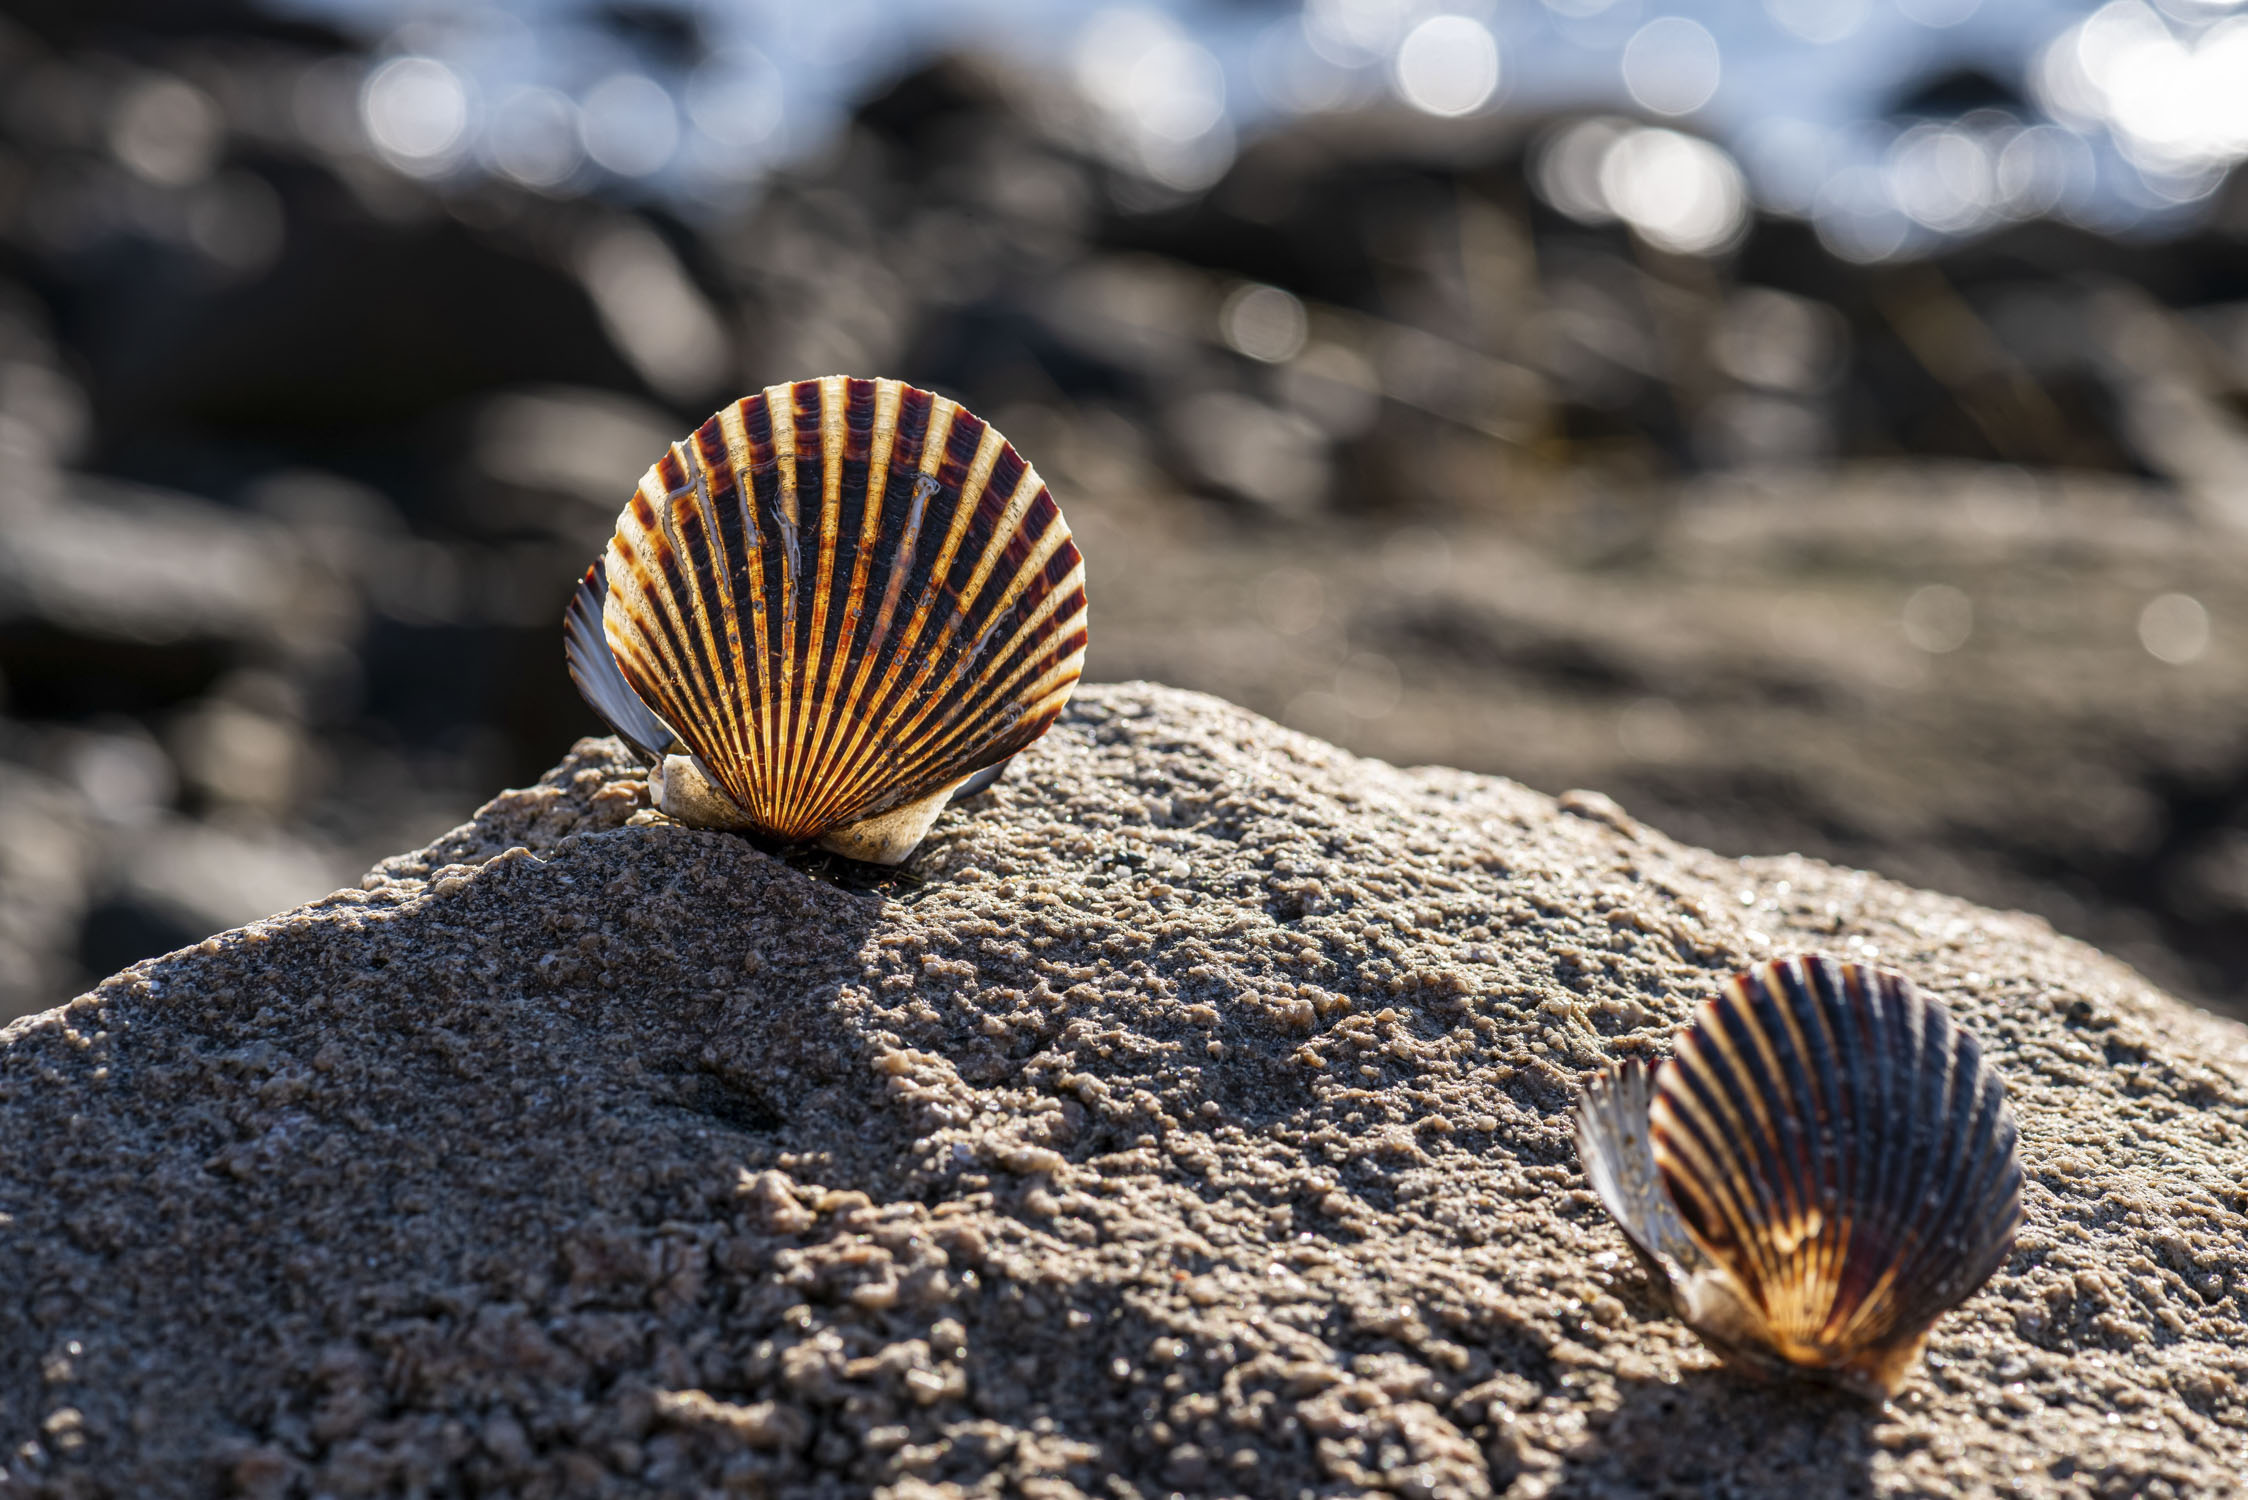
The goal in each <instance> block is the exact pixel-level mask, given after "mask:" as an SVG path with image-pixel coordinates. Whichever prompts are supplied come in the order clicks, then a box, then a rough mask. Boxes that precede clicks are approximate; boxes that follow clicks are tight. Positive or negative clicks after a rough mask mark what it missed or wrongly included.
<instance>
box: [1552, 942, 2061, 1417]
mask: <svg viewBox="0 0 2248 1500" xmlns="http://www.w3.org/2000/svg"><path fill="white" fill-rule="evenodd" d="M1578 1139H1579V1146H1580V1150H1581V1151H1582V1152H1583V1154H1584V1157H1585V1161H1586V1171H1587V1174H1588V1176H1589V1178H1590V1180H1591V1181H1592V1183H1593V1186H1594V1189H1595V1191H1597V1192H1598V1193H1599V1194H1600V1197H1601V1200H1602V1202H1603V1203H1605V1204H1606V1205H1607V1207H1608V1209H1609V1212H1610V1213H1611V1214H1613V1215H1614V1216H1615V1218H1616V1220H1617V1222H1618V1224H1619V1225H1621V1226H1622V1227H1623V1229H1624V1231H1625V1233H1626V1234H1627V1236H1628V1237H1629V1238H1630V1239H1631V1241H1632V1243H1633V1246H1634V1248H1635V1249H1637V1250H1638V1251H1639V1253H1640V1255H1641V1257H1642V1258H1643V1259H1645V1260H1647V1261H1648V1262H1649V1263H1650V1264H1652V1265H1654V1266H1656V1267H1657V1268H1658V1269H1659V1270H1661V1271H1662V1272H1663V1275H1664V1280H1665V1281H1666V1282H1667V1284H1668V1285H1669V1287H1670V1290H1671V1292H1672V1295H1673V1298H1674V1300H1675V1301H1676V1302H1677V1303H1678V1305H1679V1311H1680V1314H1681V1316H1682V1317H1684V1319H1685V1321H1686V1322H1687V1323H1688V1324H1689V1325H1690V1326H1692V1327H1693V1328H1694V1329H1695V1331H1696V1332H1698V1333H1701V1334H1702V1335H1703V1336H1704V1337H1705V1338H1706V1339H1708V1340H1709V1341H1710V1342H1711V1343H1712V1344H1713V1345H1714V1346H1716V1347H1717V1348H1718V1349H1719V1350H1720V1352H1722V1353H1725V1354H1727V1355H1729V1356H1731V1357H1733V1358H1735V1359H1736V1360H1738V1361H1739V1362H1741V1363H1744V1364H1747V1365H1749V1366H1750V1367H1752V1368H1756V1369H1761V1370H1765V1371H1783V1370H1787V1371H1795V1372H1799V1373H1811V1374H1815V1375H1819V1376H1823V1377H1824V1378H1827V1379H1830V1380H1833V1381H1835V1382H1836V1383H1839V1384H1842V1385H1845V1386H1849V1387H1851V1388H1853V1389H1857V1390H1860V1391H1863V1392H1865V1393H1867V1394H1871V1395H1876V1396H1881V1395H1891V1394H1894V1393H1895V1392H1896V1391H1897V1389H1898V1388H1899V1387H1900V1386H1901V1385H1902V1383H1903V1381H1904V1379H1905V1377H1906V1376H1907V1375H1908V1374H1909V1373H1910V1371H1911V1369H1912V1367H1913V1364H1914V1362H1915V1361H1916V1360H1917V1359H1918V1357H1919V1353H1920V1349H1921V1346H1922V1345H1923V1344H1924V1343H1925V1342H1926V1339H1927V1335H1928V1330H1929V1329H1930V1328H1931V1327H1932V1326H1933V1325H1934V1323H1935V1321H1936V1319H1937V1318H1938V1317H1939V1316H1941V1315H1942V1314H1943V1313H1944V1312H1945V1311H1947V1310H1948V1309H1950V1308H1952V1307H1954V1306H1957V1305H1958V1304H1959V1303H1960V1302H1962V1301H1964V1300H1965V1299H1966V1298H1967V1297H1968V1296H1969V1295H1971V1294H1972V1293H1973V1292H1974V1291H1975V1290H1976V1288H1978V1287H1980V1286H1981V1285H1982V1284H1983V1283H1984V1282H1985V1281H1987V1280H1988V1279H1989V1278H1990V1276H1991V1275H1992V1273H1993V1272H1995V1271H1996V1270H1997V1269H1998V1267H1999V1266H2000V1265H2002V1264H2004V1262H2005V1260H2006V1256H2007V1254H2008V1252H2009V1250H2010V1249H2011V1248H2012V1245H2013V1239H2014V1231H2015V1230H2016V1228H2017V1227H2018V1226H2019V1225H2020V1223H2021V1216H2022V1209H2021V1187H2022V1172H2021V1163H2020V1159H2019V1157H2018V1156H2017V1154H2016V1135H2015V1129H2014V1122H2013V1117H2012V1115H2011V1113H2010V1112H2009V1111H2008V1109H2007V1107H2006V1099H2005V1089H2004V1086H2003V1085H2002V1084H2001V1083H2000V1082H1999V1079H1998V1076H1997V1075H1996V1074H1995V1073H1994V1072H1992V1071H1991V1069H1990V1068H1988V1067H1987V1066H1986V1065H1985V1064H1984V1063H1983V1060H1982V1053H1981V1049H1980V1048H1979V1047H1978V1046H1977V1045H1976V1043H1975V1039H1974V1038H1973V1037H1972V1036H1970V1035H1969V1034H1968V1033H1967V1032H1966V1031H1965V1030H1964V1029H1962V1028H1961V1027H1959V1026H1958V1025H1956V1024H1955V1023H1954V1022H1953V1021H1952V1019H1951V1016H1950V1014H1949V1012H1947V1011H1946V1010H1945V1009H1944V1007H1943V1006H1942V1005H1941V1004H1939V1003H1937V1002H1935V1001H1933V1000H1929V999H1927V998H1925V997H1923V996H1922V995H1921V994H1920V993H1919V991H1918V990H1916V989H1915V988H1914V987H1913V984H1912V982H1911V981H1910V980H1908V979H1906V978H1904V977H1903V976H1902V975H1898V974H1894V973H1890V972H1888V971H1886V970H1882V969H1876V968H1872V967H1869V966H1866V965H1862V964H1851V963H1842V962H1839V961H1837V960H1835V959H1832V958H1824V957H1809V958H1791V959H1779V960H1775V961H1773V962H1771V963H1767V964H1763V965H1761V966H1759V967H1757V968H1755V969H1751V970H1749V971H1747V972H1746V973H1742V974H1737V975H1735V976H1734V977H1733V978H1731V979H1730V980H1728V981H1726V984H1725V988H1724V991H1723V993H1722V994H1720V995H1719V996H1717V997H1716V998H1714V999H1711V1000H1707V1001H1705V1002H1703V1003H1702V1005H1701V1006H1700V1007H1698V1008H1697V1010H1696V1011H1695V1013H1694V1018H1693V1021H1692V1022H1691V1024H1690V1025H1689V1026H1688V1027H1687V1028H1686V1029H1685V1030H1684V1031H1683V1032H1682V1033H1681V1034H1680V1036H1679V1038H1678V1046H1677V1054H1676V1056H1675V1057H1674V1058H1673V1059H1672V1060H1671V1061H1670V1062H1669V1063H1668V1064H1666V1065H1663V1066H1661V1067H1660V1068H1658V1069H1656V1070H1654V1071H1653V1073H1652V1075H1651V1086H1650V1074H1649V1072H1648V1070H1646V1069H1645V1068H1644V1067H1643V1066H1642V1065H1640V1064H1638V1063H1636V1062H1632V1063H1626V1064H1624V1065H1622V1066H1621V1067H1617V1068H1611V1069H1608V1070H1606V1071H1605V1072H1603V1073H1602V1074H1600V1075H1598V1076H1596V1077H1595V1078H1594V1079H1593V1080H1592V1082H1591V1083H1590V1084H1588V1086H1587V1089H1586V1094H1585V1098H1584V1100H1583V1102H1582V1103H1581V1104H1580V1105H1579V1109H1578Z"/></svg>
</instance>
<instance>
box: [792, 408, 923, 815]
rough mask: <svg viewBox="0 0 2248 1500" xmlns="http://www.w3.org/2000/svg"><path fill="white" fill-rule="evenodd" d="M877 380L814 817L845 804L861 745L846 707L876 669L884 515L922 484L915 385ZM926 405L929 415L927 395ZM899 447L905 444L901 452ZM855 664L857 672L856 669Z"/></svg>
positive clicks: (824, 701) (829, 685)
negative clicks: (850, 766)
mask: <svg viewBox="0 0 2248 1500" xmlns="http://www.w3.org/2000/svg"><path fill="white" fill-rule="evenodd" d="M873 385H874V401H873V410H872V428H871V431H870V433H869V436H868V442H867V461H866V488H865V490H864V492H863V494H862V496H861V502H860V503H861V511H860V515H859V527H858V532H857V536H856V539H855V541H854V542H853V543H852V546H851V549H850V560H851V581H850V585H849V590H848V593H847V595H846V602H845V605H844V609H843V611H842V617H841V620H840V623H839V624H838V626H837V628H836V633H835V646H834V652H835V655H834V659H833V661H832V663H831V665H830V669H829V672H828V675H827V679H826V684H825V685H824V686H823V687H822V689H821V694H820V702H821V708H822V714H823V718H824V720H825V722H824V723H823V724H822V725H821V728H820V735H819V747H818V752H817V755H816V757H815V763H816V764H817V765H819V766H820V767H821V768H822V771H823V775H822V776H821V778H820V785H819V786H817V787H816V788H814V789H812V792H811V796H810V805H811V808H812V814H813V816H815V817H817V818H819V819H821V820H823V821H824V820H827V819H829V818H831V817H832V816H833V815H834V814H835V812H836V810H837V809H839V808H842V807H845V806H847V803H846V802H845V801H844V793H843V790H842V787H841V785H840V783H841V781H842V776H841V774H840V767H841V766H842V764H843V761H844V758H845V756H846V754H847V752H848V749H849V747H850V746H851V745H852V744H853V743H855V741H854V738H853V735H854V731H855V730H856V728H857V722H856V718H855V716H854V715H853V714H852V713H851V712H849V711H848V710H849V705H850V704H851V703H853V702H855V701H856V699H857V696H858V694H859V693H860V692H861V691H863V689H864V686H865V683H866V680H867V677H868V673H869V669H870V658H871V656H872V652H871V650H870V649H869V645H868V643H869V641H870V640H871V639H872V638H873V633H874V631H875V629H876V618H875V617H874V616H872V615H870V614H869V613H868V610H867V594H868V589H869V587H870V585H871V583H872V579H873V568H874V560H875V557H876V553H877V550H878V548H879V545H880V542H881V537H882V530H883V525H884V521H885V518H886V517H888V516H889V515H891V514H892V513H893V512H894V511H895V510H897V509H898V508H900V507H901V506H906V505H909V504H910V498H909V497H910V492H911V491H912V490H913V489H918V488H919V487H920V486H919V481H918V480H917V479H913V477H912V475H911V469H912V467H913V460H914V451H913V445H914V443H915V441H916V438H915V436H914V434H913V432H912V431H911V420H912V416H913V411H914V406H915V403H914V402H913V401H912V400H911V399H910V396H911V395H915V394H919V393H914V392H910V388H909V387H906V386H903V385H900V384H899V383H898V382H897V381H894V380H879V381H875V382H874V383H873ZM920 405H921V408H922V413H923V415H924V416H926V401H925V400H924V401H923V402H922V403H920ZM901 439H903V442H902V443H901V441H900V440H901ZM901 448H903V449H904V450H905V452H904V453H903V454H902V455H901V451H900V450H901ZM901 456H902V457H903V459H904V464H903V466H902V467H901V464H900V459H901ZM854 662H855V663H856V665H857V670H856V672H854V671H853V670H852V666H853V663H854Z"/></svg>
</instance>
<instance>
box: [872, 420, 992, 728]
mask: <svg viewBox="0 0 2248 1500" xmlns="http://www.w3.org/2000/svg"><path fill="white" fill-rule="evenodd" d="M969 423H977V424H978V426H977V427H976V428H974V429H971V428H969V426H968V425H967V424H969ZM964 437H965V438H970V439H971V440H972V441H974V443H975V444H976V447H975V450H974V452H973V454H972V456H971V457H970V459H969V461H968V463H967V464H966V465H965V467H964V472H963V473H962V475H961V478H960V479H959V481H958V483H957V485H956V487H953V488H952V489H951V490H950V499H951V505H952V509H951V513H950V515H948V516H947V517H946V518H945V526H944V540H943V541H942V542H940V543H939V544H938V547H937V550H936V552H935V553H934V554H933V555H932V556H931V557H930V558H929V561H928V570H927V572H925V573H923V572H921V571H920V570H919V569H918V568H915V569H913V570H912V571H913V572H914V573H915V574H916V575H917V577H918V582H919V585H920V587H919V589H918V590H917V591H916V593H915V598H914V603H913V609H912V613H911V614H910V616H909V617H908V618H907V621H906V627H905V634H904V636H903V637H902V639H901V642H900V657H899V661H900V662H902V661H903V660H905V659H906V657H907V656H908V655H911V654H917V655H918V656H919V658H920V659H919V664H918V666H917V667H916V668H915V669H914V671H913V673H912V675H911V676H910V677H909V676H906V675H905V674H904V673H903V672H902V671H900V670H893V671H891V672H890V673H888V674H886V675H885V676H884V679H883V686H882V689H881V692H880V694H879V696H878V699H877V714H878V716H879V718H880V721H881V722H882V723H884V724H886V725H889V726H891V727H892V728H893V730H895V731H898V732H901V733H910V732H911V729H912V725H913V723H915V722H918V720H919V719H920V718H921V717H922V716H924V715H926V713H927V712H928V708H929V705H928V704H926V703H924V704H923V706H922V709H921V711H920V713H918V714H916V715H915V718H914V720H912V721H908V722H907V723H905V724H902V725H900V724H897V723H896V721H895V715H896V713H897V712H899V710H900V707H901V705H904V704H907V703H911V702H913V701H914V700H915V699H916V698H917V697H918V696H920V694H921V691H922V689H923V688H924V687H925V686H927V684H928V682H929V680H930V678H931V677H932V676H934V675H936V674H937V673H938V672H939V670H940V668H941V663H942V660H943V657H944V655H945V653H946V651H947V650H948V649H949V647H950V646H951V643H952V637H951V626H952V621H951V620H949V619H948V620H946V621H944V622H943V623H940V624H938V625H937V627H936V629H935V630H934V631H933V632H932V631H931V630H930V622H931V620H932V619H934V618H935V617H936V606H937V601H938V599H939V597H940V595H941V594H942V593H943V592H944V590H945V586H946V584H947V582H948V581H949V575H950V573H951V571H952V565H953V559H954V558H955V557H956V556H957V555H958V553H959V550H960V544H961V542H962V541H963V540H964V539H965V538H966V536H967V534H968V528H969V527H970V526H971V525H972V524H974V521H975V518H976V513H977V510H978V509H979V507H980V506H981V505H982V503H983V495H984V490H985V488H986V486H987V485H988V484H989V482H990V477H991V465H992V463H993V462H994V461H996V459H997V457H998V451H999V449H1001V448H1003V447H1005V446H1006V440H1005V439H1004V438H1001V437H1000V436H999V434H998V431H997V430H996V429H994V428H992V427H991V426H989V425H988V424H982V423H981V422H980V419H979V418H977V417H975V416H974V415H973V414H972V413H967V412H963V413H961V414H960V415H959V416H958V417H956V418H955V419H954V421H953V425H952V428H951V431H950V432H949V433H948V434H947V439H948V440H947V443H946V448H947V452H946V455H945V457H946V465H945V466H946V467H947V468H950V467H952V464H953V461H954V459H955V457H956V454H955V452H954V451H953V450H956V449H957V448H958V446H959V443H960V440H961V439H962V438H964ZM940 482H941V481H940ZM909 587H910V585H909ZM925 635H926V636H927V637H928V638H927V639H926V640H924V639H923V637H924V636H925ZM917 647H918V648H920V649H919V651H918V652H916V649H915V648H917Z"/></svg>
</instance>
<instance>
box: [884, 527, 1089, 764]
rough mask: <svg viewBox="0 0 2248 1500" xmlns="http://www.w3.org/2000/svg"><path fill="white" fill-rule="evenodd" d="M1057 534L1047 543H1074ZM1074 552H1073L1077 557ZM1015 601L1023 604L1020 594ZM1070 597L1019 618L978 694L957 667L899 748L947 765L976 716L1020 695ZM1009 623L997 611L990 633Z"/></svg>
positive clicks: (1055, 597) (904, 731) (1047, 601)
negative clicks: (964, 684)
mask: <svg viewBox="0 0 2248 1500" xmlns="http://www.w3.org/2000/svg"><path fill="white" fill-rule="evenodd" d="M1057 529H1060V528H1049V530H1048V532H1047V538H1046V539H1047V540H1048V541H1049V542H1050V544H1051V546H1053V547H1054V548H1057V549H1058V548H1059V547H1060V546H1063V545H1066V544H1068V542H1069V539H1068V538H1067V537H1066V536H1064V537H1054V536H1053V532H1054V531H1055V530H1057ZM1074 550H1075V549H1074V548H1072V551H1073V552H1074ZM1080 566H1081V565H1080ZM1022 587H1023V588H1025V589H1027V588H1028V587H1029V582H1028V581H1027V580H1026V581H1024V582H1023V584H1022ZM1014 597H1015V598H1017V599H1019V597H1020V594H1019V592H1018V593H1017V594H1016V595H1015V596H1014ZM1066 597H1067V596H1065V595H1064V594H1063V593H1060V592H1056V591H1050V592H1049V593H1048V594H1047V595H1046V597H1045V598H1044V599H1042V600H1041V601H1040V602H1039V604H1038V605H1037V606H1036V607H1034V609H1033V610H1032V612H1031V613H1030V614H1029V615H1027V616H1022V615H1018V616H1016V617H1015V625H1014V630H1013V632H1012V634H1011V636H1010V640H1011V642H1012V643H1013V649H1012V650H1011V651H1003V652H1001V653H1000V654H999V655H998V656H997V657H995V658H994V659H993V660H992V661H991V662H990V663H989V664H988V665H987V666H986V669H985V672H984V674H983V676H982V677H981V678H980V679H978V682H977V691H976V692H974V693H968V694H962V693H959V692H958V691H957V688H958V682H959V674H958V669H957V668H955V670H954V672H953V673H952V674H951V675H950V676H948V677H947V678H946V679H945V688H944V691H943V692H942V693H941V694H938V695H935V696H932V697H931V699H930V700H929V702H928V703H927V704H925V705H924V707H923V710H922V712H921V713H920V714H918V715H916V716H915V718H914V719H913V720H912V721H911V722H909V723H908V724H906V725H904V726H902V727H901V729H900V732H899V743H900V747H901V751H902V753H904V754H905V755H906V756H907V757H908V758H910V759H913V760H915V761H917V762H918V761H924V760H942V759H944V758H946V756H947V755H948V754H949V753H950V752H949V751H948V750H947V748H946V747H947V746H949V745H951V744H952V743H954V742H955V741H956V740H957V739H958V737H959V732H960V731H961V730H963V729H965V728H970V727H972V725H973V723H974V721H975V719H976V717H977V716H978V715H979V714H981V713H982V712H985V711H987V710H988V707H989V705H990V703H991V702H993V701H997V700H1000V699H1004V698H1009V697H1015V696H1019V689H1018V685H1019V684H1020V683H1021V682H1022V680H1023V679H1024V677H1025V675H1026V674H1027V673H1029V672H1031V671H1033V670H1034V669H1035V668H1036V667H1037V666H1038V661H1039V659H1038V658H1037V657H1036V655H1035V653H1036V652H1038V651H1039V650H1040V649H1042V648H1043V647H1044V646H1045V645H1046V644H1047V637H1048V636H1049V635H1050V634H1051V632H1050V631H1048V630H1047V629H1046V628H1045V626H1046V621H1047V620H1048V619H1049V618H1050V617H1051V616H1052V614H1053V613H1054V611H1055V610H1056V609H1058V608H1060V607H1061V605H1062V604H1063V603H1064V601H1065V598H1066ZM1007 619H1008V611H1006V610H1000V611H997V612H995V614H994V616H993V618H992V622H991V624H990V626H988V627H987V632H986V633H987V634H988V633H989V631H991V630H996V629H998V627H999V626H1000V625H1003V624H1005V623H1007ZM938 708H942V710H943V711H942V712H939V713H936V714H934V716H933V717H932V714H931V710H934V709H938Z"/></svg>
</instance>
